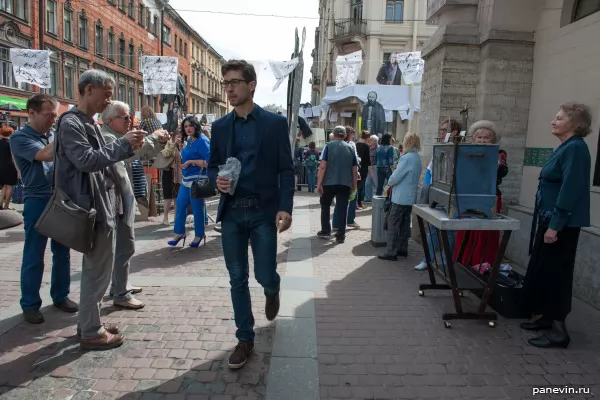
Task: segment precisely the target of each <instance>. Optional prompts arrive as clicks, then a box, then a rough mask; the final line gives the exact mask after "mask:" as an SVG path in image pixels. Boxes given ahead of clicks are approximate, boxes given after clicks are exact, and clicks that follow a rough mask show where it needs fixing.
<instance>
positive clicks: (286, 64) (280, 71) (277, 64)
mask: <svg viewBox="0 0 600 400" xmlns="http://www.w3.org/2000/svg"><path fill="white" fill-rule="evenodd" d="M299 62H300V60H298V57H296V58H292V59H291V60H289V61H269V65H270V66H271V71H273V75H275V79H277V83H275V86H273V91H276V90H277V88H278V87H279V86H280V85H281V83H282V82H283V81H284V80H285V78H287V76H288V75H289V74H291V73H292V71H293V70H294V69H295V68H296V67H297V66H298V63H299Z"/></svg>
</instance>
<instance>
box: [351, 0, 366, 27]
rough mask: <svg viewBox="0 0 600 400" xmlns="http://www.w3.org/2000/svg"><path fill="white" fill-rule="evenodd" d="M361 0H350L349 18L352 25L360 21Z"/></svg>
mask: <svg viewBox="0 0 600 400" xmlns="http://www.w3.org/2000/svg"><path fill="white" fill-rule="evenodd" d="M362 5H363V1H362V0H352V1H351V3H350V18H352V21H353V22H354V23H358V22H361V21H362V10H363V8H362Z"/></svg>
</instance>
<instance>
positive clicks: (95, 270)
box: [54, 69, 144, 350]
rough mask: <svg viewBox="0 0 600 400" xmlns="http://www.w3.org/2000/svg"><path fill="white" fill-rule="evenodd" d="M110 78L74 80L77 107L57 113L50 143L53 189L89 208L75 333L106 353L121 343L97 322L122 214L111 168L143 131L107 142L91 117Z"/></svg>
mask: <svg viewBox="0 0 600 400" xmlns="http://www.w3.org/2000/svg"><path fill="white" fill-rule="evenodd" d="M114 87H115V80H114V79H113V78H112V77H111V76H110V75H108V74H107V73H106V72H104V71H99V70H94V69H91V70H88V71H86V72H84V73H83V74H81V77H80V78H79V84H78V90H79V104H78V105H77V107H76V108H73V109H72V110H71V111H69V112H67V113H65V114H63V116H62V117H61V118H60V120H59V122H58V133H57V138H56V139H55V146H56V148H57V150H56V151H57V154H56V159H55V162H54V168H55V171H56V187H57V188H60V189H61V190H63V191H64V192H65V193H66V194H67V195H68V196H69V197H70V199H71V200H72V201H73V202H74V203H75V204H77V205H78V206H80V207H82V208H84V209H87V210H89V209H92V208H94V209H95V210H96V212H97V214H96V227H95V234H94V242H93V249H92V251H90V252H89V253H87V254H84V255H83V262H82V267H81V293H80V305H79V321H78V334H79V335H80V346H81V348H82V349H85V350H107V349H112V348H115V347H118V346H120V345H121V344H123V335H122V334H121V333H120V332H119V328H118V326H116V325H112V324H102V323H101V322H100V306H101V302H102V298H103V297H104V294H105V293H106V289H107V288H108V284H109V283H110V277H111V272H112V267H113V264H114V262H115V246H116V242H115V240H116V231H115V229H116V218H117V215H120V214H123V210H122V208H123V205H122V204H121V202H119V201H117V200H118V199H120V198H121V195H120V193H119V189H120V186H119V185H118V184H117V183H118V179H117V174H116V172H115V168H114V164H116V163H117V162H119V161H122V160H125V159H126V158H129V157H132V156H133V155H134V154H135V150H136V149H138V148H139V147H141V145H142V141H143V138H144V132H143V131H137V130H136V131H131V132H127V134H126V135H124V136H123V137H122V138H120V139H118V140H116V141H115V142H112V143H109V144H107V143H106V141H105V140H104V138H103V137H102V134H101V132H100V128H99V126H98V124H97V123H96V122H95V121H94V119H93V117H94V115H96V114H97V113H101V112H102V111H104V109H105V108H106V107H107V106H108V105H109V104H110V99H111V97H112V95H113V89H114Z"/></svg>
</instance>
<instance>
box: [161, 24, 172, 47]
mask: <svg viewBox="0 0 600 400" xmlns="http://www.w3.org/2000/svg"><path fill="white" fill-rule="evenodd" d="M163 42H164V43H165V44H168V45H169V46H170V45H171V28H169V27H168V26H166V25H163Z"/></svg>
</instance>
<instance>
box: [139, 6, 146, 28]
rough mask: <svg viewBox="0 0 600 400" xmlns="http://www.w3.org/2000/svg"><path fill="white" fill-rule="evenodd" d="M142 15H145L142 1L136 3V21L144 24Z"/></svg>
mask: <svg viewBox="0 0 600 400" xmlns="http://www.w3.org/2000/svg"><path fill="white" fill-rule="evenodd" d="M144 15H146V14H145V13H144V4H143V3H140V4H139V5H138V23H139V24H140V25H144Z"/></svg>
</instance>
